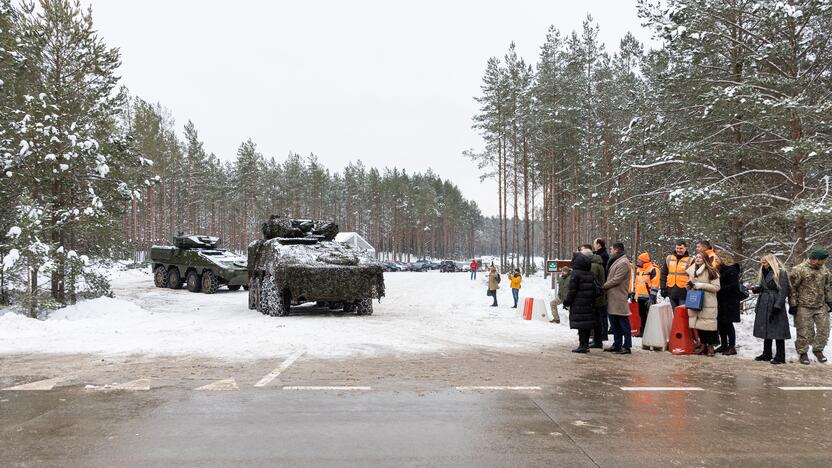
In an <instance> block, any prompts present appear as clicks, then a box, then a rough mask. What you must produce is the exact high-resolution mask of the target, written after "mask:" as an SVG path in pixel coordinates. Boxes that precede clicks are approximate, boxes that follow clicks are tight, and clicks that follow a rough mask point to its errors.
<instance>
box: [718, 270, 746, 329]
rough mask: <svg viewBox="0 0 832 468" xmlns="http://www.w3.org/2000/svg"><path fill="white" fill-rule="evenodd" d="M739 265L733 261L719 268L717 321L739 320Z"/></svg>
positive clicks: (737, 321)
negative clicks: (731, 263)
mask: <svg viewBox="0 0 832 468" xmlns="http://www.w3.org/2000/svg"><path fill="white" fill-rule="evenodd" d="M740 302H742V298H741V297H740V265H739V264H738V263H735V264H733V265H729V266H723V267H722V268H720V269H719V292H718V293H716V303H717V309H718V312H717V317H716V319H717V321H718V322H729V323H739V322H740Z"/></svg>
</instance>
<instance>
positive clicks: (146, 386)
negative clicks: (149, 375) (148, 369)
mask: <svg viewBox="0 0 832 468" xmlns="http://www.w3.org/2000/svg"><path fill="white" fill-rule="evenodd" d="M115 389H116V390H130V391H134V392H138V391H141V392H144V391H148V390H150V379H138V380H132V381H130V382H124V383H123V384H119V385H116V387H115Z"/></svg>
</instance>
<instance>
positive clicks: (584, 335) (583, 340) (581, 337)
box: [578, 330, 592, 348]
mask: <svg viewBox="0 0 832 468" xmlns="http://www.w3.org/2000/svg"><path fill="white" fill-rule="evenodd" d="M591 331H592V330H578V345H579V346H580V347H581V348H588V347H589V333H590V332H591Z"/></svg>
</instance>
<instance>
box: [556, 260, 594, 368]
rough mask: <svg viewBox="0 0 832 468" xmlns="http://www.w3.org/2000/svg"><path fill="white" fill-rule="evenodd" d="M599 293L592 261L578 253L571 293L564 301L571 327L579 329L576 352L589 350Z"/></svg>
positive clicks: (573, 267) (570, 285) (573, 262)
mask: <svg viewBox="0 0 832 468" xmlns="http://www.w3.org/2000/svg"><path fill="white" fill-rule="evenodd" d="M597 293H598V291H597V290H596V287H595V275H593V274H592V261H591V260H590V258H589V257H587V256H586V255H584V254H581V253H576V254H575V255H574V256H573V257H572V278H571V279H570V281H569V293H567V295H566V299H565V300H564V301H563V306H564V307H566V308H568V309H569V328H572V329H573V330H578V341H579V344H578V347H577V348H575V349H573V350H572V352H574V353H588V352H589V333H590V332H591V331H592V330H594V329H595V326H596V324H597V320H598V314H597V313H596V306H595V299H596V298H597V297H598V296H597Z"/></svg>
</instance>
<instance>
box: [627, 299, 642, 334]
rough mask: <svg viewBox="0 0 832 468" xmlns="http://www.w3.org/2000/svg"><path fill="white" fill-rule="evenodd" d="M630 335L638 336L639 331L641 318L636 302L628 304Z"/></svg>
mask: <svg viewBox="0 0 832 468" xmlns="http://www.w3.org/2000/svg"><path fill="white" fill-rule="evenodd" d="M629 304H630V334H631V335H633V336H636V335H638V332H639V331H640V330H641V316H640V315H639V314H638V302H630V303H629Z"/></svg>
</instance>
